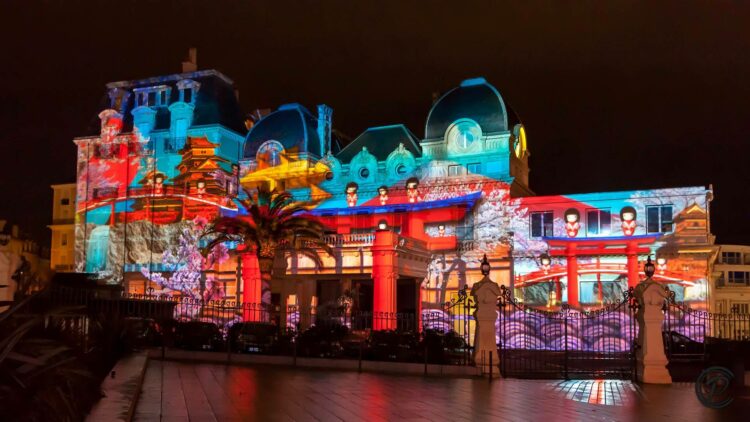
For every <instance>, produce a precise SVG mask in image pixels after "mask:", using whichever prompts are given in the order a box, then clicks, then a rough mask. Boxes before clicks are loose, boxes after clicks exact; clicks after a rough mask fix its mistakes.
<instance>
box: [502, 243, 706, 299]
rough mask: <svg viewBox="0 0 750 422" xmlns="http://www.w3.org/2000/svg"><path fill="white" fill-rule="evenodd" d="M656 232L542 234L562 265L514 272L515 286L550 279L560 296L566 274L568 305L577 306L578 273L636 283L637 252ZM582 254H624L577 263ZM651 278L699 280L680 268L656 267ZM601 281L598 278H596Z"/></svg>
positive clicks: (677, 281)
mask: <svg viewBox="0 0 750 422" xmlns="http://www.w3.org/2000/svg"><path fill="white" fill-rule="evenodd" d="M656 239H657V236H633V237H630V238H627V239H623V238H591V239H569V238H551V237H550V238H545V239H544V240H545V241H546V242H547V244H548V245H549V247H550V250H549V255H550V256H552V257H565V259H566V265H554V266H550V267H549V268H540V269H538V270H536V271H532V272H530V273H527V274H524V275H519V276H516V278H515V285H516V286H517V287H528V286H532V285H535V284H539V283H543V282H549V281H553V282H555V284H556V296H557V299H558V300H560V298H561V297H562V284H561V282H560V278H562V277H567V287H568V305H570V306H571V307H579V306H580V298H579V289H578V276H579V275H580V274H618V275H626V276H627V280H628V287H634V286H636V285H637V284H638V283H639V282H640V279H641V276H644V277H645V275H644V274H643V271H642V270H641V269H640V266H639V264H638V256H639V255H641V256H643V255H648V254H650V253H651V252H652V251H651V249H650V248H649V247H647V245H652V244H653V243H654V242H655V241H656ZM582 256H597V257H604V256H626V257H627V263H626V264H611V263H607V264H602V263H601V262H600V261H599V259H597V261H596V262H594V263H588V264H583V265H579V264H578V257H582ZM653 278H654V280H656V281H662V282H665V283H672V284H679V285H683V286H689V285H692V284H693V282H696V281H698V280H699V278H700V277H699V276H696V275H694V274H689V273H687V272H681V271H667V270H666V269H659V270H658V271H657V273H656V274H654V276H653ZM600 283H601V281H600ZM601 295H602V288H601V285H600V286H599V300H600V301H601V299H602V297H601Z"/></svg>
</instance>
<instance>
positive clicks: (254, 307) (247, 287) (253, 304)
mask: <svg viewBox="0 0 750 422" xmlns="http://www.w3.org/2000/svg"><path fill="white" fill-rule="evenodd" d="M241 257H242V306H243V308H242V309H243V311H242V320H243V321H245V322H250V321H253V322H257V321H263V320H264V319H263V315H262V313H263V312H262V307H261V302H262V299H261V286H260V285H261V281H260V267H259V266H258V257H257V256H256V255H255V252H254V251H250V252H244V253H242V255H241Z"/></svg>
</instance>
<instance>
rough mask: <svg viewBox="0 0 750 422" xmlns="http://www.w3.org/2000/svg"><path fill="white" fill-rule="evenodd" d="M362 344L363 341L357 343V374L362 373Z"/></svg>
mask: <svg viewBox="0 0 750 422" xmlns="http://www.w3.org/2000/svg"><path fill="white" fill-rule="evenodd" d="M363 344H364V340H360V342H359V366H358V367H357V371H358V372H362V347H363V346H362V345H363Z"/></svg>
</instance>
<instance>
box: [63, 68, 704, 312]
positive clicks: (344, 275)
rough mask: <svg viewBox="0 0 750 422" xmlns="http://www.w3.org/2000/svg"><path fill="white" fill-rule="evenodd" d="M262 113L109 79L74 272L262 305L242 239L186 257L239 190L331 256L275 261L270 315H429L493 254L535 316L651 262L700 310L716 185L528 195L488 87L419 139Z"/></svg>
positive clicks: (582, 304)
mask: <svg viewBox="0 0 750 422" xmlns="http://www.w3.org/2000/svg"><path fill="white" fill-rule="evenodd" d="M259 117H260V118H259V119H257V121H256V122H254V124H253V125H250V124H248V125H244V124H243V119H242V117H241V115H240V113H239V105H238V102H237V99H236V96H235V95H234V89H233V86H232V82H231V80H229V79H228V78H227V77H226V76H224V75H222V74H221V73H219V72H216V71H199V72H190V73H182V74H178V75H170V76H165V77H160V78H152V79H145V80H139V81H127V82H116V83H112V84H109V85H108V106H107V108H106V109H105V110H104V111H102V113H101V114H100V119H101V127H100V129H99V131H98V133H97V134H94V135H92V136H87V137H82V138H77V139H76V140H75V143H76V145H77V146H78V181H77V201H76V239H75V250H76V269H77V270H78V271H86V272H98V273H99V274H101V277H102V278H104V279H106V280H108V281H109V282H111V283H123V284H125V285H126V287H127V288H128V289H129V290H130V291H133V292H144V291H147V290H148V289H150V288H153V289H156V290H157V291H162V290H165V289H166V290H172V291H175V292H177V293H178V294H183V295H184V294H188V295H196V296H197V297H201V298H228V299H237V300H240V299H242V300H244V301H250V302H260V301H261V300H262V294H263V293H262V292H255V291H253V292H251V291H248V290H247V289H243V286H245V285H248V286H249V285H254V284H253V281H254V279H255V278H257V274H255V273H254V270H255V267H254V266H252V265H251V264H250V262H249V260H248V259H243V258H242V254H241V253H239V252H238V251H237V250H236V245H233V244H227V245H225V250H223V251H221V253H219V254H218V255H217V257H216V259H214V260H211V261H210V262H209V261H201V259H200V258H198V257H197V256H196V255H195V251H196V248H197V247H198V246H199V245H196V243H197V238H198V236H197V234H196V233H199V231H200V229H201V228H202V227H203V226H204V225H205V222H206V221H210V220H211V219H212V218H213V217H215V216H218V215H238V214H241V213H242V210H241V208H240V207H238V205H237V203H236V198H237V197H238V196H242V195H245V194H246V193H245V192H246V191H247V192H252V190H254V189H257V188H258V186H259V185H261V184H262V185H265V186H268V187H271V188H276V189H279V190H286V191H289V192H291V193H292V194H293V195H294V197H295V199H296V200H298V201H300V202H302V203H304V204H305V206H306V208H307V209H308V212H309V214H311V215H312V216H314V217H315V218H318V219H320V220H321V221H322V222H324V223H325V224H326V225H327V227H328V228H329V229H330V233H329V234H328V235H327V237H326V240H327V242H328V243H329V244H330V245H331V246H333V248H334V251H335V253H334V255H333V256H327V255H325V256H324V257H323V258H324V259H323V260H324V267H323V268H316V267H315V266H314V265H313V263H312V262H311V261H310V260H308V259H307V258H304V257H301V256H290V255H288V254H287V255H284V254H279V259H277V263H276V268H275V271H274V280H273V283H272V286H271V291H270V292H265V293H270V296H269V297H270V301H271V302H273V303H275V304H277V305H281V306H283V305H290V304H297V305H305V306H320V305H324V304H327V303H335V302H336V301H338V300H340V298H341V297H347V298H349V299H350V300H351V303H352V304H353V306H354V307H355V308H357V309H360V310H368V311H382V312H404V313H420V312H426V311H428V310H429V309H433V308H434V309H438V308H440V306H441V304H443V303H444V302H446V301H448V300H450V299H451V297H452V296H453V295H455V294H456V292H457V291H458V290H459V289H462V288H464V287H465V286H469V287H470V286H471V285H472V284H473V283H474V282H475V281H476V280H479V279H480V278H481V274H480V272H479V262H480V260H481V257H482V256H483V255H484V254H487V256H488V257H489V258H490V261H491V263H492V265H493V268H494V270H493V277H494V278H495V279H497V281H498V282H499V283H501V284H504V285H506V286H508V287H511V288H512V291H513V292H514V294H515V295H516V297H518V298H521V299H522V300H524V301H525V302H526V303H527V304H531V305H534V306H538V307H545V308H546V307H549V308H552V307H558V306H560V305H561V304H563V303H567V304H569V305H570V306H571V307H574V308H582V309H591V308H596V307H599V306H601V305H603V304H607V303H612V302H616V301H619V300H620V298H621V297H622V292H623V290H625V289H627V288H628V287H630V286H634V285H635V284H636V283H637V282H638V281H639V280H640V279H641V278H642V277H643V274H642V272H641V268H642V263H643V261H644V260H645V259H646V257H647V256H649V255H651V256H652V257H654V258H655V259H656V260H657V262H658V267H659V268H658V271H657V276H656V277H655V278H656V280H657V281H659V282H661V283H664V284H668V285H670V286H671V287H672V288H673V290H674V291H675V292H676V295H677V297H678V299H681V300H685V301H690V302H694V303H695V304H696V305H697V306H705V302H706V298H707V286H708V284H707V280H708V277H709V262H710V259H711V257H712V256H713V254H714V253H715V248H714V246H713V236H712V235H711V233H710V230H709V228H710V225H709V207H710V200H711V197H712V192H711V190H710V188H705V187H700V186H698V187H678V188H667V189H653V190H632V191H622V192H605V193H584V194H569V195H553V196H536V195H535V194H534V192H533V190H532V187H531V186H530V185H529V156H530V153H529V145H528V141H527V136H526V129H525V127H524V125H523V123H522V122H521V121H520V119H519V118H518V117H517V115H516V114H515V113H514V112H513V110H512V109H511V108H510V107H508V106H507V105H506V103H505V101H504V99H503V98H502V97H501V95H500V93H499V92H498V90H497V89H496V88H495V87H494V86H492V85H491V84H490V83H488V82H487V81H486V80H484V79H483V78H474V79H468V80H465V81H463V82H461V83H460V84H459V85H458V86H457V87H454V88H452V89H450V90H449V91H447V92H446V93H445V94H444V95H443V96H442V97H440V98H439V99H438V100H437V101H436V102H435V103H434V104H433V105H432V107H431V109H430V110H428V111H427V114H426V122H425V127H424V135H423V136H421V137H420V136H417V135H416V134H415V133H414V132H412V131H411V130H410V129H408V128H407V127H405V126H404V125H402V124H393V125H389V126H379V127H372V128H368V129H366V130H364V131H363V132H362V133H361V134H360V135H359V136H357V137H356V138H355V139H354V140H353V141H351V142H349V143H348V144H346V145H342V144H343V142H342V141H341V140H340V139H338V137H337V136H336V133H337V132H336V131H334V130H333V110H331V108H329V107H328V106H325V105H319V106H317V107H316V109H315V113H313V112H311V111H310V110H309V109H307V108H306V107H304V106H302V105H300V104H286V105H282V106H280V107H279V108H278V109H276V110H275V111H273V112H269V113H265V114H264V115H262V116H259ZM247 127H249V129H247ZM542 153H543V152H542ZM561 171H564V169H561ZM241 187H242V188H244V189H241ZM243 261H244V265H243ZM191 283H192V284H191ZM196 289H197V290H199V292H197V293H196Z"/></svg>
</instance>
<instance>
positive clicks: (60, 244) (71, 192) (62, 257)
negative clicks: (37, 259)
mask: <svg viewBox="0 0 750 422" xmlns="http://www.w3.org/2000/svg"><path fill="white" fill-rule="evenodd" d="M52 191H53V195H52V224H50V225H49V226H48V227H49V229H50V230H51V231H52V239H51V247H50V268H51V269H52V270H54V271H56V272H70V271H73V269H74V265H73V262H74V261H73V255H74V250H73V239H74V236H75V225H74V218H75V206H76V184H75V183H66V184H59V185H52Z"/></svg>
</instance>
